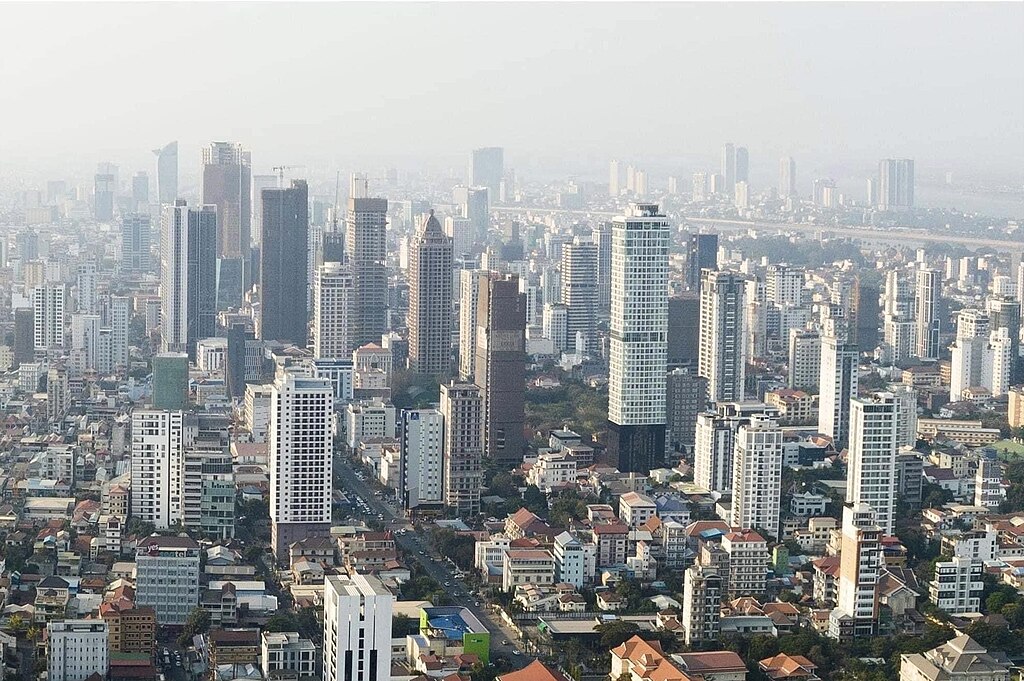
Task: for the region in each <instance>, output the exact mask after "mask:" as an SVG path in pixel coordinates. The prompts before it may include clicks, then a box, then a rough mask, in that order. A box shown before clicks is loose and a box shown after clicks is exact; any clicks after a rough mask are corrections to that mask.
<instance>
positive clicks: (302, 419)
mask: <svg viewBox="0 0 1024 681" xmlns="http://www.w3.org/2000/svg"><path fill="white" fill-rule="evenodd" d="M333 420H334V388H333V386H332V385H331V382H330V381H329V380H327V379H325V378H303V377H299V376H296V375H295V374H292V373H290V372H288V371H284V372H282V373H281V375H280V376H279V377H278V378H277V380H276V381H275V382H274V386H273V388H272V391H271V407H270V426H269V429H268V433H267V439H268V443H267V458H268V461H269V462H270V466H269V468H270V471H269V472H270V520H271V534H272V539H271V544H272V546H273V547H274V553H275V555H276V556H277V558H278V560H280V561H284V560H286V559H287V557H288V546H289V545H290V544H292V543H293V542H296V541H299V540H300V539H304V538H306V537H310V536H319V535H326V534H327V533H328V531H329V530H330V527H331V499H332V498H333V490H334V488H333V486H332V463H333V455H334V442H333V429H332V423H333Z"/></svg>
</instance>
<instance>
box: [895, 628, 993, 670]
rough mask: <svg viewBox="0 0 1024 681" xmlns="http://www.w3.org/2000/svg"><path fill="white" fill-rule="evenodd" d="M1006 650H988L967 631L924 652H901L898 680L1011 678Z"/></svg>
mask: <svg viewBox="0 0 1024 681" xmlns="http://www.w3.org/2000/svg"><path fill="white" fill-rule="evenodd" d="M1012 666H1013V665H1012V664H1011V663H1010V660H1009V659H1007V657H1006V654H1005V653H1003V652H992V653H989V652H988V651H987V650H986V649H985V648H984V647H982V646H981V645H979V644H978V643H977V641H975V640H974V639H972V638H971V637H970V636H968V635H967V634H963V635H961V636H957V637H956V638H954V639H952V640H950V641H947V642H946V643H944V644H942V645H941V646H939V647H937V648H932V649H931V650H929V651H927V652H924V653H910V654H904V655H900V679H899V681H935V680H936V679H943V680H944V681H1009V679H1010V670H1011V668H1012Z"/></svg>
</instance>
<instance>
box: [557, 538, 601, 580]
mask: <svg viewBox="0 0 1024 681" xmlns="http://www.w3.org/2000/svg"><path fill="white" fill-rule="evenodd" d="M554 556H555V580H556V581H557V582H558V583H565V584H572V585H573V586H575V587H576V588H577V589H578V588H580V587H582V586H583V583H584V582H587V581H590V578H591V577H592V575H589V574H588V573H587V555H586V551H585V549H584V548H583V544H582V543H581V542H580V540H579V539H577V538H576V537H574V536H573V535H572V534H570V533H568V532H562V533H561V534H559V535H558V536H557V537H555V545H554Z"/></svg>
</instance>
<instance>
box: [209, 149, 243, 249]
mask: <svg viewBox="0 0 1024 681" xmlns="http://www.w3.org/2000/svg"><path fill="white" fill-rule="evenodd" d="M202 161H203V203H204V204H210V205H213V206H215V207H216V215H217V222H218V225H219V230H218V231H219V232H220V238H219V243H218V247H217V249H216V251H214V257H219V258H243V259H247V258H248V257H249V248H250V243H251V241H252V235H251V230H252V198H251V192H252V157H251V155H250V153H249V152H248V151H246V150H245V149H243V148H242V145H240V144H235V143H232V142H212V143H210V145H209V146H207V147H203V158H202Z"/></svg>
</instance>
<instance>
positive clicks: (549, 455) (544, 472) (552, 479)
mask: <svg viewBox="0 0 1024 681" xmlns="http://www.w3.org/2000/svg"><path fill="white" fill-rule="evenodd" d="M576 465H577V461H576V459H575V458H574V457H572V456H569V455H568V454H567V453H565V452H545V453H544V454H540V455H539V456H538V457H537V461H536V462H534V463H533V465H531V466H530V470H529V471H527V474H526V482H527V484H530V485H535V486H536V487H537V488H538V489H539V490H540V491H542V492H544V493H545V494H550V493H551V492H552V491H554V490H557V489H561V488H564V487H566V486H568V485H571V484H573V483H574V482H575V481H576Z"/></svg>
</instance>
